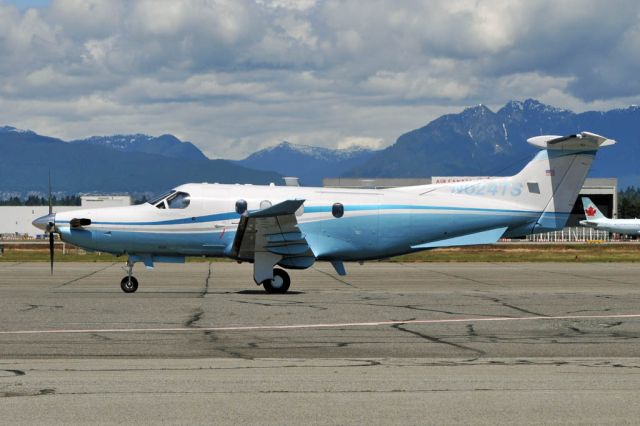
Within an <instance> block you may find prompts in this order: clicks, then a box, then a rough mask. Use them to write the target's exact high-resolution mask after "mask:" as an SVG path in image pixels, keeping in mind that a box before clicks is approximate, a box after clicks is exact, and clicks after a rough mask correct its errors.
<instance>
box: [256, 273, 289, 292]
mask: <svg viewBox="0 0 640 426" xmlns="http://www.w3.org/2000/svg"><path fill="white" fill-rule="evenodd" d="M260 284H262V287H264V291H266V292H267V293H276V294H282V293H286V292H287V290H289V286H290V285H291V278H289V274H288V273H287V271H285V270H284V269H278V268H274V269H273V279H266V280H264V281H262V282H261V283H260Z"/></svg>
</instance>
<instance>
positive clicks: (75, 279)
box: [54, 262, 118, 288]
mask: <svg viewBox="0 0 640 426" xmlns="http://www.w3.org/2000/svg"><path fill="white" fill-rule="evenodd" d="M117 263H118V262H113V263H112V264H110V265H107V266H105V267H104V268H100V269H97V270H95V271H93V272H89V273H88V274H85V275H82V276H80V277H78V278H74V279H72V280H71V281H67V282H64V283H62V284H60V285H58V286H56V287H54V288H60V287H64V286H66V285H69V284H73V283H75V282H78V281H80V280H83V279H85V278H89V277H90V276H92V275H95V274H97V273H98V272H102V271H104V270H105V269H109V268H111V267H112V266H114V265H116V264H117Z"/></svg>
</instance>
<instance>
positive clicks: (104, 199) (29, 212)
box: [0, 195, 132, 239]
mask: <svg viewBox="0 0 640 426" xmlns="http://www.w3.org/2000/svg"><path fill="white" fill-rule="evenodd" d="M80 200H81V205H80V206H53V211H54V212H63V211H70V210H78V209H96V208H104V207H120V206H129V205H131V204H132V202H131V197H130V196H128V195H82V196H81V197H80ZM48 213H49V206H0V238H3V239H22V238H25V237H30V238H33V237H37V236H40V235H42V231H41V230H39V229H38V228H36V227H34V226H33V225H32V224H31V222H33V221H34V220H35V219H37V218H39V217H41V216H45V215H46V214H48Z"/></svg>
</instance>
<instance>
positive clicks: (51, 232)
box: [49, 229, 53, 275]
mask: <svg viewBox="0 0 640 426" xmlns="http://www.w3.org/2000/svg"><path fill="white" fill-rule="evenodd" d="M49 259H50V261H51V275H53V229H52V230H51V231H49Z"/></svg>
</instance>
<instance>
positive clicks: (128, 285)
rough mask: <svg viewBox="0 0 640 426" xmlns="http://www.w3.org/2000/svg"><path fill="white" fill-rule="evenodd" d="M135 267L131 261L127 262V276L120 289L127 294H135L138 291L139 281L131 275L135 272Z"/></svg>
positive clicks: (121, 282)
mask: <svg viewBox="0 0 640 426" xmlns="http://www.w3.org/2000/svg"><path fill="white" fill-rule="evenodd" d="M133 265H134V263H133V262H131V261H130V260H128V261H127V266H126V270H127V276H126V277H124V278H123V279H122V281H120V288H121V289H122V291H124V292H125V293H135V291H136V290H137V289H138V280H137V279H136V277H134V276H133V275H131V273H132V272H133Z"/></svg>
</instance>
